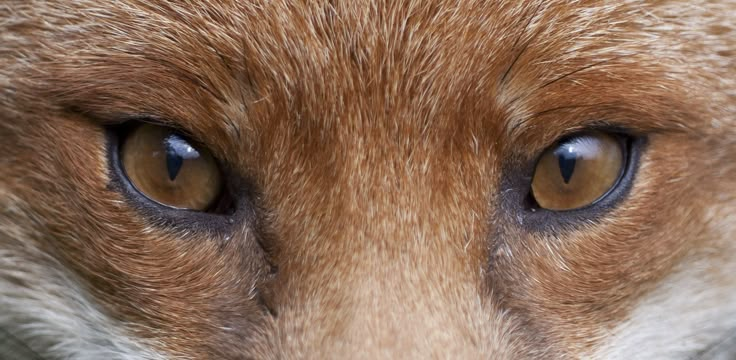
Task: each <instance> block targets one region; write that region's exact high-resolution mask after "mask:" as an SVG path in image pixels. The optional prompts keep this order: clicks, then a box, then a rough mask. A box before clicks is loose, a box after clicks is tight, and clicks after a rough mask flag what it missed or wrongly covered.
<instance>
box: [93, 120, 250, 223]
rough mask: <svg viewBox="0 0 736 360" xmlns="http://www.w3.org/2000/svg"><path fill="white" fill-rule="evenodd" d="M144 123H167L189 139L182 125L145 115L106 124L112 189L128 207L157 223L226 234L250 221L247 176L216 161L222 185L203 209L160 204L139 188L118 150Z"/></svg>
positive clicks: (110, 185) (164, 125)
mask: <svg viewBox="0 0 736 360" xmlns="http://www.w3.org/2000/svg"><path fill="white" fill-rule="evenodd" d="M144 123H149V124H153V125H156V126H162V127H167V128H170V129H171V130H172V131H173V132H175V133H177V134H179V135H181V136H182V137H184V138H186V139H192V137H191V136H189V135H188V134H187V133H186V132H185V131H182V130H181V129H178V128H175V127H172V126H167V125H166V124H161V123H160V122H158V121H152V120H150V119H146V118H143V119H133V120H126V121H125V122H123V123H120V124H116V125H110V126H107V127H106V128H105V134H106V138H107V157H108V168H109V171H110V183H109V187H110V188H111V190H114V191H116V192H118V193H121V194H122V195H123V196H124V198H125V200H126V203H127V204H128V205H129V206H130V207H131V208H133V209H134V210H135V211H137V212H139V213H141V214H142V215H143V216H145V217H147V218H149V219H150V220H152V221H153V222H154V223H156V224H161V225H165V226H170V227H175V228H182V227H186V228H187V230H192V229H194V230H202V231H207V232H213V231H214V232H216V233H223V234H225V233H227V232H230V231H231V230H232V228H233V226H235V225H237V224H240V223H242V222H243V221H247V222H253V218H254V216H255V214H254V211H253V209H254V206H253V205H252V202H251V200H250V199H251V196H250V194H249V193H247V192H246V191H245V190H246V189H252V187H251V186H248V183H249V182H248V181H247V180H244V179H242V178H240V177H239V176H237V175H236V174H234V173H233V172H232V171H230V170H229V169H228V168H227V167H225V166H222V164H221V163H219V162H218V165H219V166H220V170H221V171H222V177H223V181H224V183H223V186H224V188H223V190H222V193H221V194H220V198H219V199H218V200H217V201H215V202H214V203H213V204H214V205H213V206H212V207H210V208H208V209H206V210H204V211H199V210H193V209H181V208H176V207H172V206H169V205H166V204H162V203H160V202H158V201H156V200H153V199H151V198H150V197H148V196H146V195H145V194H143V193H142V192H141V191H140V190H138V189H137V188H136V187H135V185H133V183H132V182H131V181H130V179H129V178H128V176H127V175H126V173H125V169H124V168H123V165H122V161H121V157H120V151H121V149H122V141H123V140H124V139H125V136H127V135H128V134H130V133H131V131H133V130H134V129H136V128H137V127H138V126H141V125H142V124H144ZM193 143H195V144H197V145H200V146H201V143H200V142H198V141H196V140H193ZM216 161H217V159H216Z"/></svg>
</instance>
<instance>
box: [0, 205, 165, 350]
mask: <svg viewBox="0 0 736 360" xmlns="http://www.w3.org/2000/svg"><path fill="white" fill-rule="evenodd" d="M3 196H5V194H3ZM0 206H2V205H0ZM16 210H17V209H16ZM9 212H13V209H11V208H10V207H9V206H7V205H6V206H4V208H0V213H5V214H7V213H9ZM2 218H3V217H2V216H0V219H2ZM28 235H29V234H27V233H25V231H24V230H23V229H20V228H19V227H17V226H15V225H13V224H9V223H8V222H0V244H2V246H1V247H0V309H1V310H0V328H1V329H3V330H5V331H7V332H8V333H10V334H11V335H12V336H14V337H16V338H17V339H19V340H20V341H22V342H24V343H25V344H26V345H28V346H29V347H30V348H31V349H32V350H33V351H34V352H36V353H37V354H39V355H40V356H41V357H42V358H44V359H49V360H51V359H75V360H99V359H105V360H134V359H135V360H138V359H145V360H159V359H164V358H165V357H164V356H162V355H161V354H159V353H157V352H155V351H154V350H152V349H150V348H148V347H147V346H144V345H143V344H141V343H139V342H136V341H134V340H132V339H131V338H130V337H129V336H127V335H126V334H125V331H124V330H123V326H122V324H119V323H118V322H116V321H115V320H113V319H111V318H110V317H109V316H106V315H105V314H104V313H103V312H102V311H101V309H99V308H98V306H96V305H95V304H94V302H93V301H91V300H90V299H91V297H90V295H88V294H87V293H86V291H85V290H84V289H83V288H82V287H81V286H80V285H79V283H78V282H77V281H76V280H75V278H74V276H72V275H71V274H70V273H69V271H67V270H65V269H64V267H63V266H62V265H61V264H60V263H59V262H58V261H56V260H55V259H53V258H51V257H50V256H48V255H47V254H44V253H43V252H42V251H40V250H39V249H37V248H36V247H35V246H33V245H31V242H30V241H24V240H19V239H27V236H28Z"/></svg>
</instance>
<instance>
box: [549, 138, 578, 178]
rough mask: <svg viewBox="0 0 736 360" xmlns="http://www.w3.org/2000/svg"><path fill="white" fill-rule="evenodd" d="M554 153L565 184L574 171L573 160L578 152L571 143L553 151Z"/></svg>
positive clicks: (574, 160)
mask: <svg viewBox="0 0 736 360" xmlns="http://www.w3.org/2000/svg"><path fill="white" fill-rule="evenodd" d="M555 155H557V163H558V164H559V166H560V174H561V175H562V180H564V181H565V184H569V183H570V178H572V174H573V173H574V172H575V162H576V161H577V158H578V154H577V152H576V151H575V148H574V147H573V146H572V145H567V146H563V147H561V148H560V149H558V150H557V151H555Z"/></svg>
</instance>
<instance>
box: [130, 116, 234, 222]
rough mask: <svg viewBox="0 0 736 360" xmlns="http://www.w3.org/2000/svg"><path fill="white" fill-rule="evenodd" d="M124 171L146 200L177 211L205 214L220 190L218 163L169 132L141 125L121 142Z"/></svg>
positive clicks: (198, 147) (199, 149)
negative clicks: (204, 211) (186, 210)
mask: <svg viewBox="0 0 736 360" xmlns="http://www.w3.org/2000/svg"><path fill="white" fill-rule="evenodd" d="M120 156H121V160H122V165H123V170H124V171H125V174H126V175H127V177H128V178H129V179H130V181H131V183H132V184H133V186H135V188H136V189H138V191H139V192H140V193H142V194H143V195H145V196H146V197H148V198H149V199H151V200H154V201H156V202H158V203H160V204H163V205H167V206H170V207H174V208H178V209H191V210H207V209H208V208H210V207H211V206H212V205H213V204H214V203H215V201H216V200H217V199H218V198H219V196H220V193H221V192H222V188H223V180H222V174H221V173H220V169H219V167H218V166H217V162H216V161H215V159H214V158H213V157H212V155H211V154H210V153H209V152H208V151H207V150H206V149H204V148H202V147H200V146H197V145H195V144H193V143H192V142H190V141H189V140H187V139H186V138H185V137H183V136H181V135H179V134H177V133H176V132H174V131H173V130H171V129H168V128H165V127H161V126H156V125H150V124H144V125H141V126H138V127H137V128H135V129H134V130H132V131H131V132H130V133H129V134H128V136H126V137H125V138H124V139H123V141H122V148H121V152H120Z"/></svg>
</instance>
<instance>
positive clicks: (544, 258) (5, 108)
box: [0, 0, 736, 359]
mask: <svg viewBox="0 0 736 360" xmlns="http://www.w3.org/2000/svg"><path fill="white" fill-rule="evenodd" d="M735 15H736V2H734V1H732V0H717V1H705V0H702V1H701V0H698V1H684V0H658V1H633V0H627V1H617V2H608V1H597V0H596V1H579V2H575V1H542V0H531V1H524V2H516V1H489V2H477V1H465V2H458V3H451V2H441V1H377V2H359V1H346V2H333V1H305V2H301V1H300V2H292V1H273V2H265V1H264V2H234V1H213V0H210V1H200V2H164V1H143V0H140V1H139V0H125V1H122V2H115V3H113V2H103V3H101V2H96V1H75V2H69V1H33V0H24V1H20V0H10V2H6V3H5V4H2V5H0V91H1V92H0V154H2V155H0V279H3V280H4V281H5V282H7V283H8V284H11V283H12V284H17V283H23V281H25V280H22V279H23V276H22V273H23V272H24V271H25V272H27V273H30V272H31V271H32V269H31V268H30V267H28V268H26V267H24V266H29V265H24V264H38V267H39V269H37V270H38V271H39V272H40V273H41V274H45V273H51V272H52V270H53V271H56V270H59V269H61V270H59V271H62V272H64V273H65V274H68V276H69V277H70V278H71V279H73V280H72V282H74V283H76V284H79V287H80V289H81V290H80V291H82V292H83V293H84V294H87V295H84V296H85V297H87V298H89V299H91V302H92V303H93V304H95V306H97V307H98V308H99V311H100V312H101V313H102V314H104V315H105V316H106V317H109V319H111V320H110V321H113V322H115V324H117V325H115V326H116V328H119V329H120V330H119V331H120V334H121V335H120V336H126V337H129V338H130V339H133V340H134V342H135V343H137V344H140V345H141V347H143V348H147V349H152V350H151V351H152V353H153V352H155V353H157V354H163V355H162V356H163V357H170V358H182V359H194V358H196V359H202V358H213V359H215V358H233V359H235V358H305V357H308V358H326V357H329V358H345V357H348V356H357V357H360V358H378V357H396V358H408V357H413V358H427V357H454V358H483V357H485V358H514V359H519V358H540V357H544V358H554V357H561V358H568V357H588V356H595V357H599V356H600V357H603V356H604V355H601V354H603V353H601V352H600V351H602V350H600V349H604V348H605V347H604V346H605V344H606V342H607V341H609V340H610V339H611V338H613V337H614V335H613V333H614V329H616V328H617V327H619V326H621V325H622V324H626V323H627V322H628V321H631V320H632V319H633V318H634V317H633V315H632V314H634V313H635V310H636V309H638V308H641V304H642V302H643V301H644V300H645V299H647V296H649V295H650V294H654V293H656V291H657V289H659V288H660V287H662V286H664V285H663V284H667V282H668V279H669V278H670V277H672V276H674V275H675V274H681V273H685V274H687V273H688V272H691V271H695V270H694V269H693V267H694V266H695V264H701V262H700V261H702V259H706V260H707V261H705V263H704V264H706V265H698V266H699V267H698V269H700V270H702V277H701V278H700V279H701V281H702V282H703V283H704V284H706V285H707V286H706V288H708V289H714V291H719V292H718V294H734V293H736V280H735V279H733V278H732V277H730V276H728V274H727V273H725V272H724V271H723V269H730V268H733V267H734V266H735V264H736V260H734V259H733V258H734V255H736V244H734V243H733V239H732V237H733V234H734V233H736V218H734V215H732V214H735V213H736V180H735V179H736V163H735V162H734V159H736V126H734V125H736V124H735V122H736V62H735V59H736V26H735V25H734V23H733V20H732V19H733V18H734V16H735ZM140 116H145V117H149V118H155V119H159V120H158V121H161V122H163V123H166V124H171V125H172V126H176V127H178V128H181V129H184V130H185V131H186V132H187V133H190V134H192V135H193V137H195V138H196V139H197V140H199V141H200V142H202V143H203V144H206V145H207V146H208V147H209V148H210V149H211V150H212V152H213V154H215V156H216V157H217V158H218V159H220V160H221V162H222V163H223V164H226V166H227V167H228V169H230V170H231V172H232V174H234V176H235V177H238V178H241V179H247V181H243V183H244V184H246V185H243V186H244V187H248V192H249V193H250V194H252V196H251V200H252V203H253V204H252V205H253V207H252V209H251V211H250V212H249V213H248V214H246V215H244V216H238V217H236V218H234V219H233V220H234V222H235V224H234V226H233V227H232V228H231V229H227V230H225V231H210V230H208V229H207V228H196V227H195V228H190V227H186V226H170V225H167V224H164V222H163V221H161V220H160V219H157V218H155V217H152V216H148V215H145V214H142V213H141V212H140V211H137V209H136V207H135V205H134V204H131V203H130V201H129V200H128V199H126V198H125V197H124V196H123V195H122V194H120V193H119V191H117V189H116V188H115V187H114V186H111V185H110V183H111V178H112V174H111V173H110V171H109V166H108V158H107V156H106V140H105V133H104V126H106V125H110V124H116V123H119V122H121V121H123V120H125V119H128V118H130V117H140ZM594 125H595V126H599V125H606V126H615V127H620V128H625V129H628V131H630V132H632V133H634V134H639V135H644V136H646V137H647V138H648V141H647V144H646V146H645V149H644V150H643V152H642V156H641V159H640V167H639V169H638V170H637V173H636V178H635V181H634V184H633V187H632V189H631V190H630V192H629V193H628V195H627V196H626V198H625V199H623V200H622V201H621V202H620V203H618V204H617V205H616V206H615V207H613V208H612V209H610V210H608V211H606V212H605V213H603V214H599V215H597V216H596V217H593V218H591V219H587V220H580V221H577V222H575V223H573V224H567V225H565V226H556V227H547V228H534V227H533V226H531V225H530V224H529V223H528V222H524V218H523V216H522V217H520V216H519V214H518V212H517V211H515V210H513V209H512V208H513V207H514V206H515V203H514V201H513V198H511V197H509V196H508V195H506V194H507V191H512V192H513V191H515V190H514V187H515V186H516V185H514V184H515V183H514V180H513V177H514V174H517V173H518V169H520V168H523V167H524V166H525V165H524V164H527V163H529V162H530V161H533V160H534V159H535V158H536V157H537V156H539V154H540V153H541V152H542V151H543V150H544V149H545V148H546V147H548V146H549V145H550V144H552V143H554V141H555V140H556V139H557V138H559V137H561V136H563V135H565V134H569V133H570V132H572V131H575V130H579V129H583V128H586V127H589V126H594ZM517 190H518V189H517ZM180 225H181V224H180ZM34 271H35V270H34ZM19 272H20V273H21V274H20V275H19ZM699 274H700V273H699ZM49 276H50V275H49ZM3 284H4V283H3ZM33 286H34V285H32V284H28V285H25V287H24V286H23V285H21V286H20V288H26V289H29V291H30V290H34V291H39V292H40V294H43V291H44V288H43V286H42V285H38V286H37V287H36V288H34V287H33ZM2 289H4V287H3V286H0V296H9V295H8V294H3V290H2ZM676 291H677V292H680V293H681V294H683V295H684V296H685V297H687V296H688V295H687V294H689V292H688V291H689V290H688V288H686V287H682V288H677V289H676ZM40 296H41V298H40V301H41V302H43V301H44V296H45V295H40ZM719 296H721V295H719ZM683 301H687V299H684V300H683ZM702 306H705V305H702ZM708 306H713V307H716V308H718V307H719V306H720V307H722V308H723V309H724V310H723V311H724V312H723V315H724V316H731V317H734V318H736V313H731V312H729V311H734V310H733V309H731V310H727V306H728V304H726V303H725V300H724V301H723V302H718V301H716V302H715V303H714V304H710V305H708ZM728 309H730V308H728ZM673 311H677V310H675V309H673ZM21 315H22V314H19V315H18V316H21ZM672 316H677V314H672ZM2 319H3V318H2V317H0V327H2V326H9V325H8V324H6V323H3V322H2ZM16 320H17V319H16ZM5 321H10V320H7V319H6V320H5ZM731 324H733V322H731ZM724 326H726V325H724ZM734 326H736V325H734ZM18 331H19V334H20V335H18V336H19V337H21V338H23V339H25V340H26V341H28V342H29V343H31V344H34V342H33V341H34V333H33V331H32V330H28V329H26V328H23V329H19V330H18ZM633 333H634V334H636V329H634V330H633ZM725 335H726V334H725V332H724V331H722V330H721V333H719V334H716V335H714V336H715V338H713V339H710V338H709V339H708V340H703V341H704V342H705V343H703V344H701V345H700V346H699V347H697V346H696V347H695V348H694V349H692V351H691V352H690V353H688V354H689V355H692V352H693V351H699V350H701V349H704V348H706V347H707V346H709V345H710V344H711V343H712V342H714V341H715V340H717V339H720V338H721V337H723V336H725ZM617 336H618V335H617ZM636 336H639V335H635V337H636ZM640 337H643V335H641V336H640ZM44 341H51V340H48V339H46V340H44ZM41 343H42V342H40V340H39V342H36V344H41ZM37 349H38V351H39V352H42V353H44V354H45V355H47V356H54V353H53V350H50V349H49V348H43V346H41V345H38V348H37ZM140 356H141V357H144V355H140ZM150 357H151V358H154V355H150ZM121 358H122V357H121Z"/></svg>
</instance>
